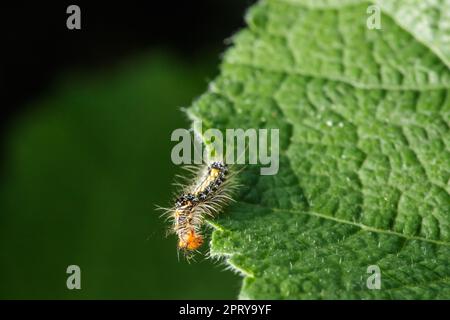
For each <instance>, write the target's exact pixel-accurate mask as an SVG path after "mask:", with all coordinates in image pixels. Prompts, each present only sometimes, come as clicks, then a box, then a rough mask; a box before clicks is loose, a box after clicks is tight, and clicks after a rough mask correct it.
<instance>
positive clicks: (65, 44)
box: [0, 0, 253, 299]
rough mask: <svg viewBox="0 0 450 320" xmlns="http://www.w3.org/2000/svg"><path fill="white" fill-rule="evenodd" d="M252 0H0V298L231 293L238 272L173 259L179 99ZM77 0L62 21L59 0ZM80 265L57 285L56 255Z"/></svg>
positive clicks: (210, 65)
mask: <svg viewBox="0 0 450 320" xmlns="http://www.w3.org/2000/svg"><path fill="white" fill-rule="evenodd" d="M252 2H253V1H249V0H215V1H208V0H204V1H200V0H195V1H175V2H174V1H171V2H159V3H155V2H153V1H146V2H143V1H139V2H138V1H127V2H121V3H113V2H102V1H98V2H97V1H96V2H95V3H92V2H87V1H77V2H66V1H59V2H58V3H57V4H56V3H54V4H50V3H43V2H39V3H37V2H31V1H29V2H22V3H20V2H14V3H10V4H2V5H1V6H2V8H1V13H2V19H1V20H2V22H1V26H2V28H1V30H2V43H3V45H2V54H1V56H2V59H1V65H0V66H1V67H0V68H1V69H0V70H1V73H0V74H1V78H0V87H1V95H2V99H1V101H2V102H1V113H0V133H1V140H0V147H1V162H0V170H1V171H0V298H2V299H17V298H26V299H48V298H53V299H115V298H123V299H218V298H223V299H233V298H236V297H237V294H238V291H239V289H240V277H238V276H237V275H234V274H232V273H231V272H230V271H224V266H223V264H220V263H214V262H213V261H209V260H205V259H204V258H203V257H201V256H199V257H198V261H197V262H196V263H191V264H188V263H186V262H185V261H184V260H183V259H180V261H178V259H177V252H176V239H175V237H173V236H169V237H166V236H165V233H166V229H167V227H168V223H166V222H164V220H163V219H161V218H159V212H157V211H155V205H156V204H158V205H162V206H167V205H170V200H171V199H172V192H173V187H172V186H171V183H172V182H173V178H174V175H175V174H176V173H177V172H178V171H180V168H177V167H176V166H175V165H173V164H172V162H171V160H170V151H171V148H172V146H173V145H174V143H173V142H171V141H170V134H171V132H172V131H173V130H174V129H176V128H183V127H184V128H186V127H188V126H189V123H188V121H187V119H186V118H185V116H184V114H183V113H182V112H181V111H180V107H187V106H189V105H190V104H191V102H192V101H193V100H194V99H195V98H196V97H198V96H199V95H200V94H201V93H202V92H203V91H205V90H206V88H207V84H208V81H209V80H211V79H213V78H214V77H215V76H216V75H217V74H218V72H219V70H218V65H219V63H220V54H221V53H222V52H223V51H224V50H225V49H226V45H225V42H224V39H226V38H229V37H230V36H231V35H233V34H234V33H235V32H236V31H238V30H239V29H240V28H242V27H243V26H244V21H243V16H244V13H245V10H246V8H248V7H249V6H250V5H251V4H252ZM70 4H77V5H78V6H79V7H80V9H81V30H68V29H67V27H66V19H67V17H68V16H69V14H67V13H66V8H67V7H68V6H69V5H70ZM72 264H75V265H78V266H80V268H81V290H68V289H67V287H66V279H67V277H68V276H69V275H68V274H66V268H67V267H68V266H69V265H72Z"/></svg>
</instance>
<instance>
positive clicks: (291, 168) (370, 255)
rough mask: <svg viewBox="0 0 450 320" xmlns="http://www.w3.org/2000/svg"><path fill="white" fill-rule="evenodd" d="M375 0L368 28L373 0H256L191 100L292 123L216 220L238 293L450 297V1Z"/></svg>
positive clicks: (217, 122)
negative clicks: (272, 161)
mask: <svg viewBox="0 0 450 320" xmlns="http://www.w3.org/2000/svg"><path fill="white" fill-rule="evenodd" d="M378 4H379V5H380V8H381V25H382V28H381V29H379V30H377V29H373V30H369V29H368V28H367V25H366V21H367V18H368V17H369V14H368V13H367V8H368V6H369V5H371V3H368V2H363V1H354V0H347V1H333V0H328V1H327V0H322V1H312V0H310V1H307V0H303V1H302V0H296V1H294V0H283V1H281V0H271V1H262V2H260V3H258V4H257V5H255V6H253V7H252V8H251V9H250V10H249V12H248V14H247V17H246V21H247V24H248V27H247V28H246V29H244V30H242V31H240V32H239V33H238V34H237V35H236V36H235V37H234V38H233V42H234V45H233V47H232V48H230V49H229V50H228V51H227V52H226V53H225V55H224V59H223V63H222V66H221V74H220V75H219V76H218V77H217V78H216V79H215V81H213V82H212V83H211V85H210V88H209V90H208V92H206V93H205V94H203V95H202V96H201V97H200V98H199V99H198V100H197V101H196V102H195V103H194V105H193V106H192V107H191V108H190V113H191V114H192V115H193V116H195V117H198V118H200V119H202V120H203V121H204V125H205V126H206V127H215V128H220V129H225V128H244V129H246V128H257V129H258V128H278V129H280V150H281V154H280V169H279V172H278V174H277V175H274V176H260V175H259V169H255V168H253V169H252V168H250V169H248V170H246V171H245V172H244V173H242V174H241V178H240V179H241V182H242V183H243V185H244V187H243V188H242V190H241V192H240V194H239V195H238V196H237V199H236V200H237V203H236V204H235V205H233V206H231V207H230V209H229V210H227V211H226V213H224V214H223V215H221V217H220V218H219V219H218V220H216V221H214V222H213V223H214V225H215V227H216V230H215V231H214V232H213V239H212V242H211V253H212V254H213V255H218V256H226V257H227V262H228V263H229V264H230V265H231V266H232V267H233V268H234V269H236V270H239V271H240V272H242V273H243V274H244V282H243V287H242V290H241V294H240V298H253V299H313V298H326V299H335V298H338V299H345V298H351V299H360V298H364V299H365V298H381V299H389V298H396V299H408V298H414V299H429V298H449V297H450V196H449V192H450V185H449V178H450V152H449V150H450V131H449V123H450V95H449V88H450V72H449V61H450V46H449V43H448V41H449V34H450V32H449V30H448V24H449V21H450V20H449V19H448V17H447V16H448V14H449V12H450V10H448V8H449V1H440V2H438V4H435V2H434V1H433V2H432V1H404V2H403V1H402V2H400V1H397V2H395V1H386V2H379V3H378ZM405 16H408V17H409V18H408V19H405ZM419 23H420V24H419ZM250 167H251V166H250ZM371 265H376V266H378V267H379V268H380V270H381V289H380V290H370V289H368V287H367V279H368V277H370V276H371V274H370V273H368V267H369V266H371Z"/></svg>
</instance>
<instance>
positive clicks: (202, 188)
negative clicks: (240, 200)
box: [160, 161, 238, 259]
mask: <svg viewBox="0 0 450 320" xmlns="http://www.w3.org/2000/svg"><path fill="white" fill-rule="evenodd" d="M186 169H187V170H189V171H190V172H192V173H194V175H193V177H191V182H190V183H188V184H187V185H183V184H180V183H178V184H177V185H178V186H181V187H182V190H181V191H180V192H181V194H180V195H179V196H178V197H176V199H175V200H174V205H173V207H172V208H160V209H163V210H164V211H165V215H167V218H168V219H170V220H172V226H171V229H170V230H169V233H175V234H176V235H177V237H178V250H179V251H181V252H182V253H184V255H185V256H186V257H187V258H188V259H190V258H191V257H192V256H193V254H194V253H195V252H196V251H198V250H197V249H198V248H200V247H201V245H202V244H203V242H204V236H203V234H202V229H203V226H204V222H205V218H206V217H210V218H214V217H215V216H216V215H217V214H218V213H219V212H220V211H221V209H222V208H223V207H224V206H225V205H227V204H228V203H229V202H230V201H233V199H232V195H233V192H234V190H235V189H236V188H237V186H238V185H237V183H236V178H235V176H236V174H237V172H236V171H235V170H233V169H231V168H230V167H229V166H228V165H227V164H225V163H224V162H223V161H211V162H209V163H206V164H203V165H201V166H189V167H186Z"/></svg>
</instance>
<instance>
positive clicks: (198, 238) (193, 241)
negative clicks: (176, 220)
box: [178, 230, 203, 251]
mask: <svg viewBox="0 0 450 320" xmlns="http://www.w3.org/2000/svg"><path fill="white" fill-rule="evenodd" d="M202 244H203V236H202V235H201V234H198V233H196V232H195V231H194V230H190V231H189V232H188V234H187V235H186V236H185V237H183V238H180V240H179V241H178V248H179V249H183V250H188V251H193V250H197V249H198V248H200V247H201V245H202Z"/></svg>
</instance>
